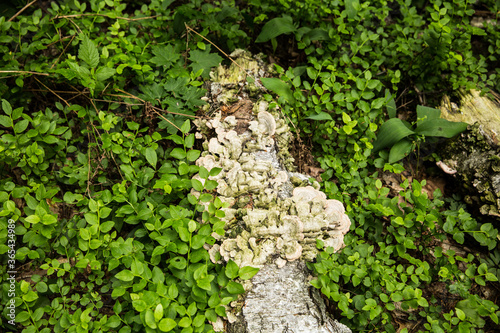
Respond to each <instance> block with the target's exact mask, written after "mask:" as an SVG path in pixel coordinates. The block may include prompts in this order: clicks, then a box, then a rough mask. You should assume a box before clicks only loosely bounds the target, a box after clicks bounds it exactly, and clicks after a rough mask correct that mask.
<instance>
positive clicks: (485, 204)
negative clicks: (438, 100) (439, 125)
mask: <svg viewBox="0 0 500 333" xmlns="http://www.w3.org/2000/svg"><path fill="white" fill-rule="evenodd" d="M460 103H461V105H460V107H459V106H457V105H456V104H454V103H451V102H450V101H449V99H448V98H447V97H445V98H444V99H443V102H442V105H441V108H440V109H441V111H442V115H441V116H442V118H445V119H447V120H450V121H463V122H466V123H468V124H469V127H468V129H467V131H465V132H464V133H462V134H460V135H459V136H458V137H456V138H455V139H453V140H450V141H448V142H447V143H446V144H445V146H444V147H442V149H440V151H441V155H442V158H443V162H444V165H440V166H441V168H442V169H443V170H444V171H445V172H447V173H449V174H453V176H454V177H456V178H457V179H458V180H460V182H461V183H462V184H463V186H464V187H465V189H466V191H467V196H466V198H465V199H466V201H467V202H468V203H470V204H472V203H474V204H477V205H479V206H480V211H481V213H482V214H485V215H491V216H496V217H500V147H499V146H498V144H499V140H498V138H497V133H498V132H499V131H500V107H499V104H498V103H497V102H495V101H493V100H491V99H489V98H488V97H486V96H480V95H479V92H477V91H472V92H470V93H469V94H463V95H462V98H461V102H460Z"/></svg>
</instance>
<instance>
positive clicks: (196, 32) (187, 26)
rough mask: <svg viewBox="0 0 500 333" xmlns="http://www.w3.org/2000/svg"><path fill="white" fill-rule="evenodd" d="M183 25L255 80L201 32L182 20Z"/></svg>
mask: <svg viewBox="0 0 500 333" xmlns="http://www.w3.org/2000/svg"><path fill="white" fill-rule="evenodd" d="M184 25H185V26H186V30H187V31H188V32H194V33H195V34H196V35H198V36H200V37H201V38H203V39H204V40H206V41H207V42H208V43H210V45H212V46H213V47H215V48H216V49H217V50H219V52H221V53H222V54H223V55H224V56H225V57H226V58H228V59H229V60H231V62H232V63H233V64H235V65H236V66H238V67H239V68H240V69H241V70H242V71H243V72H244V73H245V75H246V76H251V77H252V79H254V80H255V81H257V80H256V78H255V77H253V76H252V75H250V74H248V73H247V71H246V70H245V69H244V68H243V67H241V66H240V64H238V63H237V62H236V61H234V60H233V58H231V57H230V56H229V55H228V54H227V53H226V52H224V51H222V49H221V48H220V47H218V46H217V45H216V44H215V43H213V42H212V41H211V40H210V39H208V38H206V37H205V36H203V35H202V34H200V33H198V31H196V30H194V29H193V28H191V27H190V26H189V25H187V24H186V23H185V22H184Z"/></svg>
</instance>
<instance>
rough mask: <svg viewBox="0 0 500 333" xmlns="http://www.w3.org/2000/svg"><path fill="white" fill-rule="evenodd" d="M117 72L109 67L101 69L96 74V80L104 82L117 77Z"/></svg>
mask: <svg viewBox="0 0 500 333" xmlns="http://www.w3.org/2000/svg"><path fill="white" fill-rule="evenodd" d="M115 73H116V70H115V69H114V68H109V67H99V68H98V69H97V71H96V73H95V78H96V80H97V81H100V82H103V81H106V80H107V79H109V78H110V77H112V76H113V75H115Z"/></svg>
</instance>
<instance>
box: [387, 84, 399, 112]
mask: <svg viewBox="0 0 500 333" xmlns="http://www.w3.org/2000/svg"><path fill="white" fill-rule="evenodd" d="M385 94H386V97H387V98H388V99H389V101H388V102H387V105H386V108H387V114H388V115H389V118H394V117H396V111H397V107H396V101H395V100H394V97H392V95H391V93H390V92H389V90H388V89H386V91H385Z"/></svg>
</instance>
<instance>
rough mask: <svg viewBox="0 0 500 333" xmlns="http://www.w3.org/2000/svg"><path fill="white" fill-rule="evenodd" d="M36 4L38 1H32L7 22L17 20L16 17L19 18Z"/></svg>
mask: <svg viewBox="0 0 500 333" xmlns="http://www.w3.org/2000/svg"><path fill="white" fill-rule="evenodd" d="M35 2H37V0H33V1H31V2H30V3H29V4H27V5H26V6H24V7H23V8H21V10H20V11H18V12H17V13H16V14H14V16H12V17H11V18H10V19H9V20H8V21H7V22H11V21H12V20H13V19H15V18H16V17H18V16H19V15H21V13H22V12H24V11H25V10H26V9H27V8H28V7H29V6H31V5H32V4H34V3H35Z"/></svg>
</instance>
